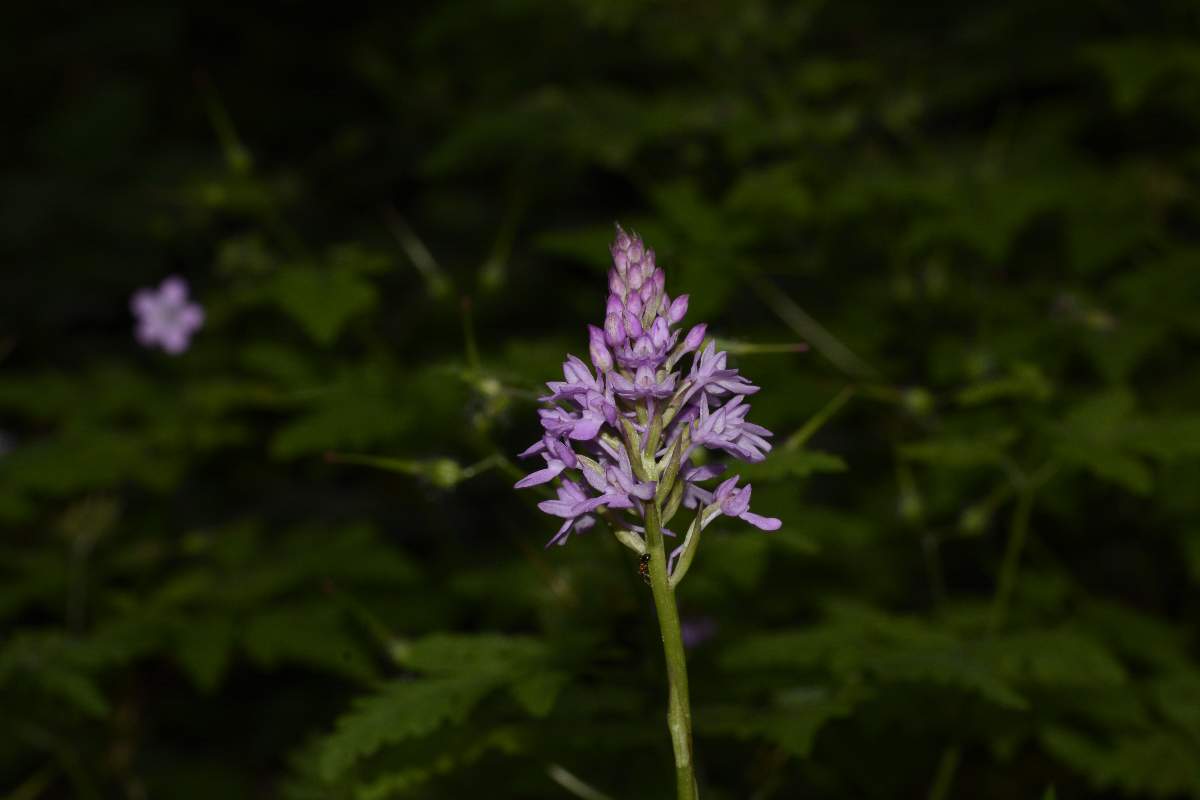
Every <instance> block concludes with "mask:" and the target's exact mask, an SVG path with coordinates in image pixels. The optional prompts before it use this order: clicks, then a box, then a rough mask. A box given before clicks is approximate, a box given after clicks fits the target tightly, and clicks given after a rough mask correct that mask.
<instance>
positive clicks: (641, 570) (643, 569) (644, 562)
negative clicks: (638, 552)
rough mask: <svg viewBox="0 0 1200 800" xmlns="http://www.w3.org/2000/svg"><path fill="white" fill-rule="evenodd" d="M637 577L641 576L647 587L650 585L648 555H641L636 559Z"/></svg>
mask: <svg viewBox="0 0 1200 800" xmlns="http://www.w3.org/2000/svg"><path fill="white" fill-rule="evenodd" d="M638 575H641V576H642V580H643V581H644V582H645V584H646V585H647V586H649V585H650V554H649V553H642V556H641V558H639V559H638Z"/></svg>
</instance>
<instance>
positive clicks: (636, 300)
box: [625, 294, 643, 317]
mask: <svg viewBox="0 0 1200 800" xmlns="http://www.w3.org/2000/svg"><path fill="white" fill-rule="evenodd" d="M642 308H643V306H642V296H641V295H640V294H630V295H629V297H628V298H627V299H626V300H625V310H626V311H628V312H629V313H630V314H633V315H634V316H635V317H640V316H641V315H642Z"/></svg>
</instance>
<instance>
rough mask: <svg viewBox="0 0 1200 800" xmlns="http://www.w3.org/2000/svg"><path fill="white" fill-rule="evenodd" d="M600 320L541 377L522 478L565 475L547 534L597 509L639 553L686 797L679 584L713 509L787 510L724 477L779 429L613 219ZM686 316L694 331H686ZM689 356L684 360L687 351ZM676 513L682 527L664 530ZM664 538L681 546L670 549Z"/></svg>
mask: <svg viewBox="0 0 1200 800" xmlns="http://www.w3.org/2000/svg"><path fill="white" fill-rule="evenodd" d="M611 252H612V268H611V269H610V270H609V273H608V290H609V293H608V299H607V302H606V303H605V306H604V318H603V324H602V325H589V326H588V356H589V360H590V361H591V364H590V365H589V364H588V363H586V362H584V361H583V360H582V359H580V358H577V357H576V356H573V355H569V356H567V360H566V362H565V363H564V364H563V380H561V381H551V382H549V383H548V384H547V387H548V388H549V394H547V395H546V396H544V397H542V398H541V400H542V403H543V407H542V408H541V409H540V410H539V411H538V414H539V415H540V417H541V422H542V428H543V429H544V433H543V436H542V438H541V439H539V440H538V441H537V442H535V443H534V444H533V445H532V446H531V447H529V448H528V449H527V450H525V451H524V452H523V453H522V454H521V455H522V457H527V458H535V457H536V458H540V459H542V461H543V462H544V466H542V467H541V468H539V469H536V470H534V471H533V472H531V473H530V474H529V475H527V476H526V477H524V478H522V479H521V480H520V481H518V482H517V484H516V487H517V488H518V489H523V488H526V487H530V486H536V485H538V484H544V483H548V482H550V481H554V480H557V481H558V486H557V495H558V496H557V498H556V499H553V500H545V501H543V502H541V503H539V504H538V507H539V508H540V509H541V510H542V511H544V512H545V513H547V514H549V515H551V516H553V517H556V518H558V519H560V520H561V523H560V526H559V528H558V530H557V532H556V533H555V534H554V536H553V537H551V539H550V541H549V543H548V544H547V546H549V545H551V544H565V543H566V542H567V541H568V539H569V538H570V536H571V535H572V534H573V533H580V532H582V531H585V530H588V529H589V528H591V527H593V525H594V524H595V521H596V517H597V516H598V515H603V516H604V517H605V519H606V520H607V521H608V522H609V523H610V525H611V526H612V527H613V531H614V533H615V535H616V537H617V538H618V539H619V540H620V541H621V543H622V544H624V545H625V546H627V547H629V548H630V549H632V550H634V551H635V552H636V553H637V554H638V555H639V557H640V559H641V563H642V565H643V567H645V568H646V574H647V577H648V579H649V583H650V587H651V589H652V591H653V594H654V602H655V608H656V611H657V613H658V619H659V625H660V627H661V628H662V633H663V646H664V649H665V652H666V659H667V673H668V679H669V689H670V699H669V703H668V712H667V722H668V727H669V729H670V731H671V736H672V742H673V745H674V754H675V766H676V777H677V784H678V788H679V794H678V796H679V798H681V800H682V799H684V798H695V797H696V796H697V795H696V792H697V787H696V783H695V778H694V771H693V770H694V767H693V759H692V739H691V712H690V710H689V708H688V699H687V697H688V691H687V669H686V662H685V660H684V645H683V640H682V637H681V632H680V630H681V629H680V624H679V614H678V611H677V609H676V606H675V597H674V590H675V587H676V586H678V585H679V582H680V581H682V580H683V577H684V575H686V573H687V571H688V569H689V567H690V566H691V563H692V559H693V558H694V556H695V553H696V548H697V545H698V544H699V541H700V534H701V532H702V531H703V530H704V529H705V528H706V527H707V526H708V525H710V524H711V523H712V522H713V521H714V520H716V519H718V518H719V517H722V516H726V517H733V518H736V519H739V520H741V521H744V522H747V523H749V524H750V525H753V526H755V527H757V528H759V529H761V530H764V531H773V530H777V529H778V528H779V527H780V521H779V520H778V519H775V518H774V517H764V516H761V515H759V514H756V513H754V512H752V511H751V510H750V498H751V488H750V484H748V483H747V484H744V485H742V486H740V487H739V486H738V482H739V478H738V476H736V475H734V476H732V477H729V478H726V479H725V480H724V481H722V482H721V483H719V484H718V485H716V486H713V487H711V488H709V487H708V486H706V485H705V484H707V483H709V482H710V481H714V480H715V479H716V478H718V477H719V476H721V475H723V474H724V472H725V470H726V467H725V466H724V465H723V464H722V463H720V461H713V460H711V459H710V456H713V457H716V458H717V459H729V458H733V459H738V460H741V461H746V462H757V461H762V460H763V459H764V458H766V454H767V453H768V452H769V451H770V450H771V444H770V442H769V441H768V439H769V438H770V436H771V432H770V431H768V430H767V429H766V428H763V427H762V426H761V425H756V424H754V423H752V422H749V421H748V420H747V416H748V413H749V411H750V404H749V403H748V402H747V400H746V398H747V397H748V396H750V395H752V394H754V393H755V392H757V391H758V388H759V387H757V386H755V385H754V384H752V383H751V382H750V381H748V380H747V379H746V378H744V377H742V375H740V374H739V373H738V371H737V370H736V369H733V368H731V367H730V366H729V364H728V362H727V356H726V354H725V353H724V352H721V351H718V350H717V349H716V344H715V343H714V342H713V341H712V340H711V339H708V340H707V341H706V338H705V333H706V330H707V326H706V325H705V324H704V323H700V324H697V325H692V326H690V327H687V326H683V325H682V323H683V320H684V317H686V316H687V310H688V295H686V294H681V295H678V296H676V297H674V298H672V297H671V296H670V295H668V294H667V292H666V277H665V275H664V273H663V270H662V269H661V268H660V267H659V266H658V265H657V263H656V259H655V255H654V251H653V250H650V249H649V248H647V247H646V245H645V243H644V242H643V241H642V240H641V238H640V237H639V236H638V235H637V234H636V233H634V234H630V233H626V232H625V231H624V230H623V229H622V228H621V226H620V225H618V226H617V234H616V240H615V241H614V242H613V243H612V247H611ZM685 327H686V332H685ZM685 361H687V362H688V368H687V369H686V370H685V369H684V366H683V365H684V362H685ZM680 515H682V517H683V519H684V520H685V523H684V524H685V526H686V527H685V528H684V529H683V530H684V535H683V536H678V535H676V534H675V533H673V532H672V531H671V530H670V529H668V528H667V525H669V524H671V523H672V522H673V520H674V519H675V518H676V517H677V516H680ZM664 536H665V537H670V538H671V539H672V542H673V544H674V546H673V548H672V549H671V552H670V553H669V554H668V553H667V548H666V544H665V541H666V540H665V539H664Z"/></svg>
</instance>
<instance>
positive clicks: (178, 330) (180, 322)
mask: <svg viewBox="0 0 1200 800" xmlns="http://www.w3.org/2000/svg"><path fill="white" fill-rule="evenodd" d="M129 306H130V309H131V310H132V311H133V314H134V316H135V317H137V333H136V336H137V340H138V342H140V343H141V344H142V345H143V346H145V347H160V348H162V349H163V350H164V351H166V352H168V353H170V354H171V355H179V354H180V353H182V352H183V351H185V350H187V349H188V345H189V344H190V343H191V340H192V334H193V333H195V332H196V331H197V330H199V328H200V326H201V325H203V324H204V309H203V308H201V307H200V306H199V305H197V304H196V303H192V302H189V301H188V286H187V282H186V281H184V279H183V278H180V277H178V276H175V275H172V276H171V277H169V278H167V279H166V280H164V281H163V282H162V284H161V285H160V286H159V287H158V289H139V290H138V291H136V292H135V293H134V295H133V298H132V299H131V300H130V303H129Z"/></svg>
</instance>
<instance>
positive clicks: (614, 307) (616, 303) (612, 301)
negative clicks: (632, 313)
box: [604, 294, 625, 314]
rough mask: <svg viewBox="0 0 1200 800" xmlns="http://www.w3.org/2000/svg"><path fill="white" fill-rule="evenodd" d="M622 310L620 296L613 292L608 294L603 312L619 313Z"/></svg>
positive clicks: (623, 308)
mask: <svg viewBox="0 0 1200 800" xmlns="http://www.w3.org/2000/svg"><path fill="white" fill-rule="evenodd" d="M624 310H625V306H624V305H622V304H621V298H619V297H617V296H616V295H615V294H610V295H609V296H608V302H607V303H605V304H604V313H605V314H620V313H621V312H622V311H624Z"/></svg>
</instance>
